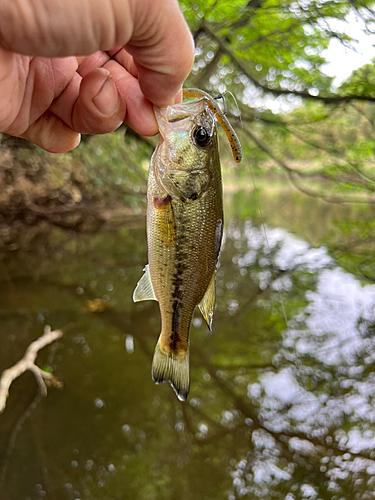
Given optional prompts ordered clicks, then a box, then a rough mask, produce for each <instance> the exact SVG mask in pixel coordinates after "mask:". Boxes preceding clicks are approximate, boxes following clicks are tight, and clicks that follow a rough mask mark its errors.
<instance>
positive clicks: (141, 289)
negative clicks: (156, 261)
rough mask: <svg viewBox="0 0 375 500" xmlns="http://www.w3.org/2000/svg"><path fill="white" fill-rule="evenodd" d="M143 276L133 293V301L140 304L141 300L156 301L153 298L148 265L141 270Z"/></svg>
mask: <svg viewBox="0 0 375 500" xmlns="http://www.w3.org/2000/svg"><path fill="white" fill-rule="evenodd" d="M143 271H144V275H143V276H142V278H141V279H140V280H139V281H138V284H137V286H136V287H135V290H134V293H133V301H134V302H140V301H141V300H156V301H157V300H158V299H157V298H156V297H155V294H154V289H153V288H152V284H151V279H150V272H149V270H148V264H147V265H146V266H145V268H144V269H143Z"/></svg>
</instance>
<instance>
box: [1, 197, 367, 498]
mask: <svg viewBox="0 0 375 500" xmlns="http://www.w3.org/2000/svg"><path fill="white" fill-rule="evenodd" d="M259 203H260V206H261V208H262V212H263V213H262V216H261V215H260V213H259V207H258V200H257V199H256V197H254V194H252V193H251V192H245V191H242V192H238V193H236V194H232V195H227V196H226V199H225V205H226V210H225V216H226V228H225V242H224V246H223V250H222V253H221V258H220V268H219V270H218V279H217V308H216V312H215V319H214V325H213V332H212V333H210V332H209V331H208V330H207V328H206V326H205V324H204V322H203V321H202V319H201V317H200V315H199V314H198V313H196V315H195V318H194V320H193V324H192V327H191V389H190V395H189V399H188V401H187V402H186V403H181V402H180V401H178V399H177V398H176V396H175V394H174V392H173V391H172V389H171V387H170V386H169V384H163V385H161V386H156V385H154V383H153V382H152V380H151V376H150V369H151V360H152V355H153V350H154V347H155V344H156V340H157V338H158V335H159V328H160V318H159V311H158V305H157V304H156V303H154V302H143V303H138V304H134V303H133V302H132V293H133V289H134V287H135V285H136V284H137V281H138V279H139V278H140V276H141V275H142V269H143V266H144V265H145V264H146V258H147V257H146V236H145V223H144V220H143V218H140V219H139V220H137V221H136V223H135V224H133V226H134V227H132V228H130V227H117V228H115V229H113V228H112V229H108V230H102V231H101V232H100V233H98V234H94V235H84V234H74V233H67V232H63V231H61V230H59V229H55V230H53V231H52V232H51V233H50V235H49V237H48V241H47V242H46V241H44V240H43V241H41V242H40V245H35V248H33V249H31V250H29V251H28V252H22V251H19V252H18V253H15V254H14V255H8V256H7V257H6V258H5V259H3V260H2V261H0V280H1V281H0V341H1V344H0V345H1V354H0V371H2V370H3V369H5V368H7V367H9V366H11V365H13V364H14V363H16V362H17V361H18V360H19V359H20V358H21V357H22V356H23V353H24V351H25V349H26V348H27V346H28V345H29V344H30V342H31V341H33V340H35V339H36V338H38V337H39V336H41V335H42V333H43V327H44V325H46V324H48V325H51V326H52V328H62V327H64V331H65V333H64V336H63V337H62V339H61V340H60V341H58V342H57V343H55V344H54V345H53V346H50V347H49V348H46V349H45V350H44V351H42V352H41V353H40V354H39V356H38V358H37V363H38V364H39V366H41V367H44V366H47V367H51V368H52V369H53V372H54V373H55V375H56V376H57V377H58V379H59V380H60V381H61V382H62V383H63V387H62V388H60V389H59V388H53V387H51V388H49V390H48V396H47V397H46V398H44V399H42V400H40V398H39V396H38V389H37V385H36V382H35V379H34V377H33V375H32V374H30V373H26V374H25V375H23V376H21V377H20V378H19V379H18V380H16V381H15V382H14V384H13V385H12V387H11V391H10V397H9V400H8V404H7V408H6V409H5V411H4V413H3V414H2V415H0V498H1V500H37V499H40V498H46V499H51V500H52V499H53V500H77V499H80V500H86V499H94V500H118V499H142V500H148V499H150V500H153V499H163V500H164V499H167V500H168V499H171V500H172V499H173V500H176V499H183V500H185V499H191V500H196V499H202V500H203V499H204V500H217V499H221V498H222V499H229V500H235V499H239V498H247V499H257V498H261V499H286V500H297V499H305V498H306V499H311V500H315V499H337V500H342V499H348V500H349V499H350V500H352V499H371V498H375V451H374V450H375V404H374V395H375V374H374V368H375V338H374V333H375V272H374V269H375V267H374V266H375V258H374V251H373V250H374V245H373V239H372V238H373V237H372V235H373V234H374V233H373V221H374V213H373V209H372V208H369V207H367V206H366V205H360V206H353V205H352V206H350V205H341V206H338V205H330V204H326V203H324V202H320V201H319V200H315V199H310V198H306V197H301V196H297V195H296V194H295V193H294V194H291V193H285V194H280V193H278V194H277V193H276V194H273V195H272V196H271V195H269V196H267V195H265V194H260V195H259ZM265 235H266V236H265Z"/></svg>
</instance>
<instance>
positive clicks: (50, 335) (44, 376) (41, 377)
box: [0, 326, 63, 413]
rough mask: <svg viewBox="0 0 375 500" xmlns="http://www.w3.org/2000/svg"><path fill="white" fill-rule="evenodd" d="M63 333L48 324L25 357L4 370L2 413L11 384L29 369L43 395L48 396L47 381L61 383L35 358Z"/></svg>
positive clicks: (0, 381)
mask: <svg viewBox="0 0 375 500" xmlns="http://www.w3.org/2000/svg"><path fill="white" fill-rule="evenodd" d="M62 335H63V332H62V331H61V330H53V331H51V327H50V326H46V327H45V328H44V334H43V335H42V336H41V337H39V338H38V339H37V340H35V341H34V342H31V344H30V345H29V347H28V348H27V349H26V352H25V355H24V357H23V358H22V359H21V360H20V361H18V363H16V364H15V365H13V366H12V367H11V368H8V369H7V370H4V371H3V373H2V375H1V378H0V413H2V412H3V411H4V409H5V406H6V402H7V399H8V396H9V387H10V386H11V384H12V382H13V381H14V380H15V379H16V378H17V377H19V376H20V375H22V374H23V373H25V372H26V371H27V370H30V371H31V372H33V374H34V375H35V378H36V381H37V382H38V385H39V388H40V394H41V396H42V397H44V396H47V385H46V383H47V384H49V385H50V384H54V385H56V386H59V385H60V384H59V382H58V381H57V380H56V378H55V377H54V375H53V374H52V373H49V372H46V371H44V370H42V369H41V368H39V366H37V365H36V364H35V359H36V357H37V355H38V352H39V351H40V350H41V349H43V347H45V346H47V345H49V344H51V343H52V342H54V341H55V340H57V339H59V338H60V337H62Z"/></svg>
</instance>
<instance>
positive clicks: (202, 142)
mask: <svg viewBox="0 0 375 500" xmlns="http://www.w3.org/2000/svg"><path fill="white" fill-rule="evenodd" d="M193 139H194V142H195V144H196V146H198V147H200V148H204V146H207V144H208V143H209V142H210V140H211V137H210V134H209V133H208V130H207V129H205V128H204V127H196V128H195V129H194V131H193Z"/></svg>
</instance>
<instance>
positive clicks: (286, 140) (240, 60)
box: [180, 0, 375, 201]
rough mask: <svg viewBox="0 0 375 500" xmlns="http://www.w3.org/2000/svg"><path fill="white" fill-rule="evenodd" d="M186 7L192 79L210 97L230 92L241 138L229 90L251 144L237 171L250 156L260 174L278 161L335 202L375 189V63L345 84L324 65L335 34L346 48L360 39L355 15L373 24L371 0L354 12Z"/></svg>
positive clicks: (186, 1) (291, 5)
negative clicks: (353, 28) (192, 45)
mask: <svg viewBox="0 0 375 500" xmlns="http://www.w3.org/2000/svg"><path fill="white" fill-rule="evenodd" d="M180 4H181V6H182V9H183V11H184V13H185V16H186V18H187V20H188V22H189V24H190V27H191V29H192V31H193V34H194V37H195V42H196V47H197V48H196V60H195V64H194V67H193V72H192V74H191V75H190V77H189V79H188V82H187V85H189V86H197V87H201V88H204V89H205V90H207V91H208V92H211V93H212V94H215V93H218V92H224V91H225V90H229V91H231V92H232V93H233V94H234V95H235V96H236V98H237V101H238V105H239V108H240V110H241V114H242V118H243V122H244V133H243V134H242V137H241V124H240V123H238V122H237V123H236V121H237V120H236V119H235V116H236V117H237V116H238V109H236V106H235V105H233V104H232V102H231V99H230V98H229V97H228V99H227V100H228V105H229V111H230V112H231V113H232V114H233V117H232V118H233V119H232V121H233V122H234V124H235V127H236V128H237V129H238V131H239V135H240V139H241V140H242V142H243V146H244V157H245V161H244V162H243V165H242V166H241V165H240V166H239V167H237V168H236V170H235V171H234V173H235V175H236V176H238V177H240V178H246V176H248V175H249V170H248V166H247V165H248V163H249V162H250V163H251V165H252V167H254V170H253V173H255V174H256V175H258V176H259V175H263V176H264V175H274V174H275V173H277V171H280V168H281V169H282V170H283V171H284V173H285V174H286V175H287V176H288V178H289V179H290V180H292V182H293V183H294V184H295V186H296V187H297V188H299V189H302V190H303V191H304V192H305V193H309V194H310V195H312V196H322V197H324V196H325V192H326V191H329V193H330V194H329V196H328V198H329V199H331V200H336V201H339V200H343V199H345V200H349V201H350V200H352V201H354V200H360V199H361V197H362V199H363V197H366V196H368V195H371V194H372V193H373V188H374V184H373V182H372V179H373V178H374V177H375V176H374V169H375V165H374V151H375V140H374V136H375V134H374V131H375V105H374V102H372V101H374V100H375V93H374V89H375V72H374V65H373V64H367V65H365V66H364V67H363V68H360V69H358V70H356V71H354V72H353V74H352V75H351V77H350V78H349V79H348V80H347V81H346V82H344V83H343V84H342V85H341V86H340V87H339V88H336V87H335V86H334V85H333V81H332V78H330V77H328V76H327V75H326V74H324V71H323V69H324V64H325V63H326V59H325V57H326V54H325V52H324V49H326V48H327V47H328V46H329V44H330V42H331V41H332V40H336V41H337V40H339V41H340V42H341V43H342V44H343V45H345V46H347V47H350V46H352V44H353V43H354V42H355V41H354V40H352V39H351V38H350V36H349V35H348V34H347V33H346V25H345V21H344V20H345V19H349V17H348V16H351V17H350V19H353V18H354V16H355V15H356V16H358V17H360V18H361V21H362V23H363V24H362V25H363V27H364V29H367V30H368V31H371V30H372V29H373V19H374V16H373V7H374V2H373V1H364V2H361V4H360V5H358V8H357V10H356V13H354V10H353V6H352V4H351V3H350V2H348V1H339V2H329V1H325V2H318V1H308V2H305V3H304V2H302V3H297V2H292V1H284V0H270V1H267V0H264V1H261V0H252V1H247V0H242V1H241V0H238V1H233V2H228V1H225V0H216V1H211V2H205V1H203V0H197V1H191V0H181V1H180ZM348 22H349V21H348ZM249 131H251V133H250V132H249ZM226 158H227V157H226V153H225V160H226ZM246 160H247V161H246ZM284 178H285V176H284ZM304 181H306V183H305V182H304ZM301 183H302V184H301ZM369 199H370V198H369ZM371 200H373V198H371Z"/></svg>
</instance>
